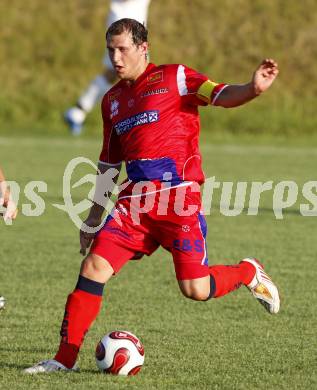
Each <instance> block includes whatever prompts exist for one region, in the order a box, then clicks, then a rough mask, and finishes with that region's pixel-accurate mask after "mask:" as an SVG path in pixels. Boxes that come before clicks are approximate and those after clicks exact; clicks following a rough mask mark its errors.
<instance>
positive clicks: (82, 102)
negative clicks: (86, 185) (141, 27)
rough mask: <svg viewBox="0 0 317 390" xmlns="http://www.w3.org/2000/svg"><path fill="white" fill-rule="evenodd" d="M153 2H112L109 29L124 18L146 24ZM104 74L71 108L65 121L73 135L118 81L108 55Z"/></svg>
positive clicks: (97, 78) (94, 81)
mask: <svg viewBox="0 0 317 390" xmlns="http://www.w3.org/2000/svg"><path fill="white" fill-rule="evenodd" d="M150 1H151V0H111V3H110V12H109V15H108V19H107V26H108V27H109V26H110V25H111V24H112V23H113V22H115V21H117V20H119V19H122V18H132V19H136V20H138V21H139V22H140V23H144V24H146V22H147V16H148V8H149V5H150ZM103 65H104V70H103V73H102V74H100V75H98V76H96V77H95V78H94V79H93V80H92V81H91V82H90V84H89V85H88V87H87V88H86V90H85V91H84V92H83V94H82V95H81V96H80V97H79V99H78V100H77V103H76V105H75V106H74V107H71V108H69V109H68V110H67V111H66V112H65V114H64V119H65V122H66V123H67V124H68V126H69V129H70V131H71V133H72V134H73V135H79V134H80V133H81V131H82V126H83V124H84V121H85V119H86V116H87V114H88V113H89V112H90V111H91V110H92V109H93V107H94V106H95V104H96V103H97V102H99V101H100V99H101V98H102V97H103V95H104V94H105V93H106V92H107V91H108V90H109V89H110V87H111V86H112V84H113V82H114V81H115V79H116V72H115V71H114V69H113V67H112V64H111V61H110V59H109V56H108V53H107V52H106V53H105V56H104V59H103Z"/></svg>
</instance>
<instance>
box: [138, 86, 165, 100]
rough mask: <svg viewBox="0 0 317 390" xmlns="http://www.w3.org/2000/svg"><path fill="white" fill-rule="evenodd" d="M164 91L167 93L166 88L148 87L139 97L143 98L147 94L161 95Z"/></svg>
mask: <svg viewBox="0 0 317 390" xmlns="http://www.w3.org/2000/svg"><path fill="white" fill-rule="evenodd" d="M164 93H168V88H157V89H149V90H147V91H145V92H144V93H142V95H141V97H143V98H145V97H147V96H153V95H162V94H164Z"/></svg>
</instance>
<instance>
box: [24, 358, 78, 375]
mask: <svg viewBox="0 0 317 390" xmlns="http://www.w3.org/2000/svg"><path fill="white" fill-rule="evenodd" d="M56 371H67V372H69V371H79V368H78V367H77V364H76V363H75V364H74V367H73V368H67V367H65V366H64V365H63V364H62V363H60V362H58V361H57V360H54V359H50V360H44V361H43V362H39V363H37V364H35V366H32V367H29V368H26V369H25V370H23V372H24V373H26V374H41V373H51V372H56Z"/></svg>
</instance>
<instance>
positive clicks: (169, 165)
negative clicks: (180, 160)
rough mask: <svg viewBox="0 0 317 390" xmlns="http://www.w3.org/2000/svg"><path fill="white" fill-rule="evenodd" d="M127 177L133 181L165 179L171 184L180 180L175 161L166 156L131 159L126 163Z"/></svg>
mask: <svg viewBox="0 0 317 390" xmlns="http://www.w3.org/2000/svg"><path fill="white" fill-rule="evenodd" d="M127 174H128V178H129V179H130V180H132V181H134V182H138V181H146V180H160V181H165V180H167V181H168V182H170V183H171V184H172V185H175V184H179V183H181V182H182V180H181V178H180V177H179V176H178V174H177V171H176V165H175V161H174V160H172V159H171V158H168V157H163V158H158V159H148V160H133V161H129V162H128V163H127Z"/></svg>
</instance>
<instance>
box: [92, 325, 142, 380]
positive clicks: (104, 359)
mask: <svg viewBox="0 0 317 390" xmlns="http://www.w3.org/2000/svg"><path fill="white" fill-rule="evenodd" d="M95 356H96V363H97V366H98V368H99V370H100V371H102V372H104V373H106V374H114V375H136V374H137V373H138V372H139V371H140V370H141V368H142V366H143V363H144V348H143V345H142V343H141V341H140V340H139V339H138V338H137V337H136V336H135V335H134V334H132V333H130V332H127V331H125V330H116V331H112V332H110V333H108V334H106V335H105V336H104V337H103V338H102V339H101V340H100V341H99V343H98V344H97V348H96V354H95Z"/></svg>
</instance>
